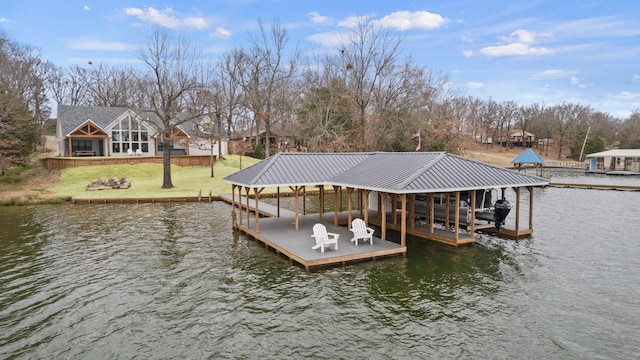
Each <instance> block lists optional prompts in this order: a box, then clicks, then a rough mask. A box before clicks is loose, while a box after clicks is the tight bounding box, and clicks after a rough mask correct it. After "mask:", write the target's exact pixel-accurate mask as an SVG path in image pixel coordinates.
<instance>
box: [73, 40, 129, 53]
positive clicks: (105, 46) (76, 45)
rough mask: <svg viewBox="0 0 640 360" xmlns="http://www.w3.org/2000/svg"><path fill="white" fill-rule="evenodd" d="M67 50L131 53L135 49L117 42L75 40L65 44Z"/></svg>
mask: <svg viewBox="0 0 640 360" xmlns="http://www.w3.org/2000/svg"><path fill="white" fill-rule="evenodd" d="M67 47H68V48H69V49H75V50H97V51H131V50H133V49H135V48H136V47H135V46H133V45H129V44H126V43H123V42H119V41H98V40H94V39H88V38H83V39H76V40H73V41H71V42H69V43H68V44H67Z"/></svg>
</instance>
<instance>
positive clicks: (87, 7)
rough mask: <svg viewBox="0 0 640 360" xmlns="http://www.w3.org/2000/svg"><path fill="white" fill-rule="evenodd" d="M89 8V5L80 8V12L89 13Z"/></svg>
mask: <svg viewBox="0 0 640 360" xmlns="http://www.w3.org/2000/svg"><path fill="white" fill-rule="evenodd" d="M90 9H91V8H90V7H89V5H85V6H83V7H82V10H84V11H89V10H90Z"/></svg>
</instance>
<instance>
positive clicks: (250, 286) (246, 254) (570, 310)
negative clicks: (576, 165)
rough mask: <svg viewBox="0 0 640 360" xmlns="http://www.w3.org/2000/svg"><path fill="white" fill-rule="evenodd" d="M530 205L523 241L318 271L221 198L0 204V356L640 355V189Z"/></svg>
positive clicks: (550, 195)
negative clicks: (234, 216) (284, 251)
mask: <svg viewBox="0 0 640 360" xmlns="http://www.w3.org/2000/svg"><path fill="white" fill-rule="evenodd" d="M526 193H527V192H525V193H524V194H526ZM534 200H535V203H534V204H535V209H534V211H535V217H534V230H535V232H534V236H533V237H532V238H530V239H525V240H520V241H513V240H503V239H499V238H496V237H492V236H489V235H479V236H478V241H477V243H476V244H475V245H473V246H467V247H459V248H455V247H451V246H447V245H442V244H437V243H433V242H429V241H425V240H420V239H416V238H412V237H409V238H408V253H407V256H406V257H395V258H388V259H382V260H378V261H373V262H362V263H355V264H349V265H347V266H344V267H334V268H327V269H320V270H318V271H314V272H305V271H304V269H303V268H301V267H299V266H297V265H295V264H292V263H290V262H289V261H288V260H287V259H286V258H284V257H282V256H279V255H278V254H276V253H275V252H274V251H272V250H270V249H267V248H265V247H264V246H263V245H261V244H260V243H259V242H256V241H253V240H251V239H249V238H247V237H246V236H245V235H243V234H241V233H239V232H237V231H233V230H232V229H231V224H230V215H229V213H230V207H229V206H228V205H225V204H223V203H206V204H192V203H190V204H127V205H80V206H78V205H60V206H34V207H10V208H1V209H0V212H1V216H0V358H83V359H84V358H127V359H128V358H132V357H142V358H181V359H182V358H211V359H219V358H256V357H261V358H332V359H333V358H349V359H351V358H367V359H369V358H403V359H404V358H434V357H442V358H453V357H457V358H570V359H571V358H575V359H582V358H616V359H631V358H634V357H635V355H637V353H638V352H639V351H640V347H639V346H638V345H637V339H636V335H637V334H638V333H640V328H639V325H638V322H637V320H636V319H638V318H640V290H639V289H640V283H639V281H640V280H638V279H640V276H639V275H640V260H639V259H640V250H638V247H637V246H633V245H632V244H631V242H633V241H635V237H634V234H638V233H640V228H639V226H640V225H638V223H637V221H636V219H635V215H634V212H633V211H631V209H632V208H633V207H634V206H637V204H638V203H639V202H640V194H639V193H626V192H615V191H599V190H580V189H557V188H547V189H544V190H542V189H540V190H537V191H536V193H535V199H534Z"/></svg>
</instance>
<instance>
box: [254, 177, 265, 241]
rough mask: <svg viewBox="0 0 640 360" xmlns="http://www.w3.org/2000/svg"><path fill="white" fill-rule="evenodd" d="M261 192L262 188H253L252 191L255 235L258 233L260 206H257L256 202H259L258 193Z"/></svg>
mask: <svg viewBox="0 0 640 360" xmlns="http://www.w3.org/2000/svg"><path fill="white" fill-rule="evenodd" d="M262 190H264V188H260V189H257V188H254V189H253V193H254V196H255V199H254V200H255V202H256V210H255V212H256V233H259V232H260V221H259V219H260V206H259V205H258V202H259V201H260V193H261V192H262Z"/></svg>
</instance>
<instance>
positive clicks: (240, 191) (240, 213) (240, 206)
mask: <svg viewBox="0 0 640 360" xmlns="http://www.w3.org/2000/svg"><path fill="white" fill-rule="evenodd" d="M233 196H235V194H234V195H233ZM238 204H239V205H238V215H239V216H238V225H239V226H242V187H240V186H238Z"/></svg>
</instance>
